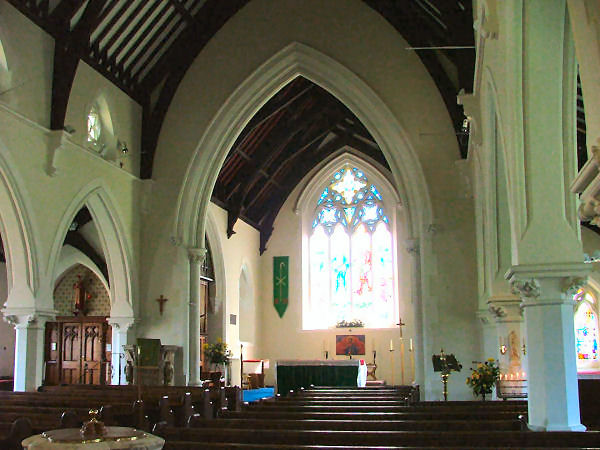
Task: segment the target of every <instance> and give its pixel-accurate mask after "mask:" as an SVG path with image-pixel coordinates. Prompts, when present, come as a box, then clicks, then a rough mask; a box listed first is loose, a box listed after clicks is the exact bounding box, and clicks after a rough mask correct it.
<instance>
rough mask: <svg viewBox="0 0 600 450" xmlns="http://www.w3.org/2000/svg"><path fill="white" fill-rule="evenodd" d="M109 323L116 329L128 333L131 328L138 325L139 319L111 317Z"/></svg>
mask: <svg viewBox="0 0 600 450" xmlns="http://www.w3.org/2000/svg"><path fill="white" fill-rule="evenodd" d="M107 322H108V324H109V325H110V326H111V327H113V328H114V329H117V330H119V331H121V332H126V331H127V330H129V328H131V327H132V326H134V325H136V324H137V323H138V319H136V318H135V317H109V318H108V319H107Z"/></svg>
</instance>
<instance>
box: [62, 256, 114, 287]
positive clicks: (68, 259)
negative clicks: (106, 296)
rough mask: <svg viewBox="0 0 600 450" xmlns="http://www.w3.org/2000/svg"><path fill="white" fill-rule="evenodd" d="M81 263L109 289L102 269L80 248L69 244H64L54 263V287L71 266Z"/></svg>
mask: <svg viewBox="0 0 600 450" xmlns="http://www.w3.org/2000/svg"><path fill="white" fill-rule="evenodd" d="M77 265H82V266H85V267H87V268H88V269H90V270H91V271H92V272H93V273H94V274H95V275H96V276H97V277H98V279H99V280H100V282H101V283H102V285H103V286H104V288H105V289H106V290H107V291H109V289H110V288H109V285H108V280H107V279H105V278H104V275H103V274H102V270H100V268H99V267H98V266H97V265H96V264H95V263H94V261H92V260H91V259H90V258H89V257H88V256H87V255H86V254H85V253H83V252H82V251H81V250H78V249H76V248H75V247H72V246H70V245H64V246H63V247H62V251H61V254H60V259H59V260H58V261H57V264H56V272H55V273H54V276H53V279H54V287H56V284H57V283H58V281H59V280H60V279H61V278H62V277H63V276H64V275H65V274H66V273H67V272H68V271H70V270H71V269H72V268H73V267H75V266H77Z"/></svg>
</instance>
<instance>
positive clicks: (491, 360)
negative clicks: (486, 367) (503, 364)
mask: <svg viewBox="0 0 600 450" xmlns="http://www.w3.org/2000/svg"><path fill="white" fill-rule="evenodd" d="M488 361H489V362H495V361H496V360H495V359H494V358H488Z"/></svg>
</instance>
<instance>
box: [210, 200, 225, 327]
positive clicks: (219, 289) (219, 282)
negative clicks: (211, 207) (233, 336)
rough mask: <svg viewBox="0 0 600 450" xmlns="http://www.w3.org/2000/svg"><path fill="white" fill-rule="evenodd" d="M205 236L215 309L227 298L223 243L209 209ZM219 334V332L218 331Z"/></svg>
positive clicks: (223, 321)
mask: <svg viewBox="0 0 600 450" xmlns="http://www.w3.org/2000/svg"><path fill="white" fill-rule="evenodd" d="M206 237H207V239H208V242H209V243H210V251H211V256H212V261H213V270H214V272H215V298H214V302H215V310H216V309H217V307H219V306H223V305H224V303H225V299H226V298H227V280H226V276H227V275H226V273H225V260H224V259H223V245H222V243H221V238H220V235H219V229H218V227H217V223H216V221H215V218H214V216H213V214H212V212H211V211H208V214H207V215H206ZM221 313H222V317H221V324H220V327H221V330H220V331H221V332H220V334H221V336H219V337H221V338H223V337H224V336H223V332H224V330H225V329H226V325H225V312H224V309H222V310H221ZM218 334H219V333H218Z"/></svg>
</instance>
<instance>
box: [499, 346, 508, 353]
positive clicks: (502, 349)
mask: <svg viewBox="0 0 600 450" xmlns="http://www.w3.org/2000/svg"><path fill="white" fill-rule="evenodd" d="M506 350H507V347H506V345H504V344H501V345H500V353H502V354H503V355H504V354H506Z"/></svg>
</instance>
